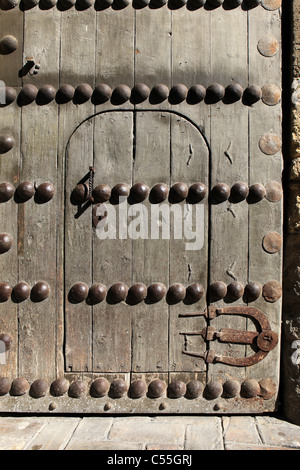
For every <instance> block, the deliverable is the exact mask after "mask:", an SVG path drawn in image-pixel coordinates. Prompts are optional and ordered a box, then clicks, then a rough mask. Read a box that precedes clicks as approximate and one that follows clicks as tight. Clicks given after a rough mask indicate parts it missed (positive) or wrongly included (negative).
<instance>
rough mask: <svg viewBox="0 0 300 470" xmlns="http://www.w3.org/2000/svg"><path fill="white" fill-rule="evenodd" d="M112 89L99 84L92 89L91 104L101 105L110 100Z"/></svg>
mask: <svg viewBox="0 0 300 470" xmlns="http://www.w3.org/2000/svg"><path fill="white" fill-rule="evenodd" d="M111 95H112V89H111V88H110V86H109V85H107V84H106V83H100V84H99V85H97V86H96V87H95V88H94V91H93V95H92V102H93V103H94V104H103V103H106V102H107V101H109V100H110V98H111Z"/></svg>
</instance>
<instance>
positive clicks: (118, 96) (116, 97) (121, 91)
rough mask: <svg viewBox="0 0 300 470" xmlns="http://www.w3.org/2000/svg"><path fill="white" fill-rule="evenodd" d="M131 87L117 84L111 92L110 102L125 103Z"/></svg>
mask: <svg viewBox="0 0 300 470" xmlns="http://www.w3.org/2000/svg"><path fill="white" fill-rule="evenodd" d="M130 96H131V89H130V88H129V86H128V85H118V86H117V87H116V88H115V89H114V90H113V92H112V95H111V103H112V104H114V105H119V104H123V103H126V101H128V100H129V99H130Z"/></svg>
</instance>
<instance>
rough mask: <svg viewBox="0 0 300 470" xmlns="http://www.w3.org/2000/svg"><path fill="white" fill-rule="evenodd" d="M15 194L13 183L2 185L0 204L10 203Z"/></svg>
mask: <svg viewBox="0 0 300 470" xmlns="http://www.w3.org/2000/svg"><path fill="white" fill-rule="evenodd" d="M14 193H15V188H14V186H13V185H12V184H11V183H1V184H0V202H7V201H9V200H10V199H11V198H12V197H13V195H14Z"/></svg>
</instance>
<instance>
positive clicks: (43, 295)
mask: <svg viewBox="0 0 300 470" xmlns="http://www.w3.org/2000/svg"><path fill="white" fill-rule="evenodd" d="M49 294H50V287H49V285H48V284H47V282H44V281H39V282H37V283H36V284H35V285H34V286H33V287H32V289H31V294H30V295H31V300H32V301H33V302H42V301H43V300H45V299H47V297H49Z"/></svg>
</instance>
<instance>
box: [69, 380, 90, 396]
mask: <svg viewBox="0 0 300 470" xmlns="http://www.w3.org/2000/svg"><path fill="white" fill-rule="evenodd" d="M87 391H88V387H87V384H86V383H85V382H84V381H83V380H75V381H74V382H72V383H71V385H70V387H69V390H68V394H69V396H70V397H73V398H81V397H84V396H85V395H86V394H87Z"/></svg>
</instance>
